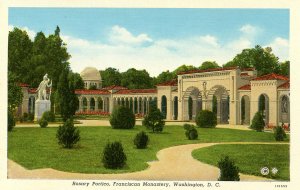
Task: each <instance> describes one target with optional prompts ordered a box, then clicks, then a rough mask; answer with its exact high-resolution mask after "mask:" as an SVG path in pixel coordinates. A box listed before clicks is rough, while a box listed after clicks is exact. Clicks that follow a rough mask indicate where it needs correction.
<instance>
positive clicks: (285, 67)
mask: <svg viewBox="0 0 300 190" xmlns="http://www.w3.org/2000/svg"><path fill="white" fill-rule="evenodd" d="M280 74H281V75H285V76H290V61H285V62H283V63H280Z"/></svg>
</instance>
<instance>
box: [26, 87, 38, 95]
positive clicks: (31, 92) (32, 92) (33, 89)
mask: <svg viewBox="0 0 300 190" xmlns="http://www.w3.org/2000/svg"><path fill="white" fill-rule="evenodd" d="M36 89H37V88H28V93H29V94H35V93H37V92H36Z"/></svg>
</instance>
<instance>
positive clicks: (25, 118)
mask: <svg viewBox="0 0 300 190" xmlns="http://www.w3.org/2000/svg"><path fill="white" fill-rule="evenodd" d="M22 121H28V113H26V112H24V113H23V116H22Z"/></svg>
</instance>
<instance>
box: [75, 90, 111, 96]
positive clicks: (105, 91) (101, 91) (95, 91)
mask: <svg viewBox="0 0 300 190" xmlns="http://www.w3.org/2000/svg"><path fill="white" fill-rule="evenodd" d="M75 94H86V95H87V94H110V92H109V91H108V90H102V89H101V90H86V89H78V90H75Z"/></svg>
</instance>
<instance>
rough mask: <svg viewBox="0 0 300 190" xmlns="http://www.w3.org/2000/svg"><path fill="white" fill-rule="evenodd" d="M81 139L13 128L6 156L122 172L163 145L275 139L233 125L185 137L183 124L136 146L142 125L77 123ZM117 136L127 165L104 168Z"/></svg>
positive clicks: (38, 164) (30, 163)
mask: <svg viewBox="0 0 300 190" xmlns="http://www.w3.org/2000/svg"><path fill="white" fill-rule="evenodd" d="M79 129H80V135H81V140H80V143H79V146H78V147H76V148H75V149H71V150H68V149H63V148H61V147H59V146H58V144H57V139H56V137H55V135H56V130H57V128H15V129H14V131H13V132H9V133H8V158H9V159H12V160H14V161H16V162H17V163H19V164H21V165H22V166H24V167H26V168H28V169H36V168H53V169H57V170H61V171H69V172H82V173H121V172H132V171H138V170H143V169H145V168H147V163H146V162H147V161H152V160H156V153H157V152H158V151H159V150H161V149H163V148H166V147H170V146H175V145H181V144H189V143H200V142H242V141H244V142H247V141H249V142H250V141H251V142H254V141H262V142H275V140H274V137H273V134H272V133H264V132H255V131H242V130H232V129H218V128H216V129H200V128H198V129H197V130H198V133H199V140H187V139H186V137H185V135H184V129H183V127H182V126H166V127H165V128H164V132H163V133H161V134H153V133H148V134H149V137H150V144H149V148H147V149H145V150H139V149H136V148H135V147H134V145H133V138H134V136H135V134H136V133H138V132H139V131H141V130H146V129H145V127H143V126H136V127H135V128H134V129H130V130H121V129H112V128H111V127H79ZM115 140H119V141H121V142H122V144H123V147H124V150H125V153H126V155H127V158H128V160H127V166H126V167H125V168H123V169H120V170H108V169H105V168H104V167H103V165H102V163H101V154H102V151H103V148H104V146H105V144H106V142H108V141H110V142H112V141H115Z"/></svg>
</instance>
